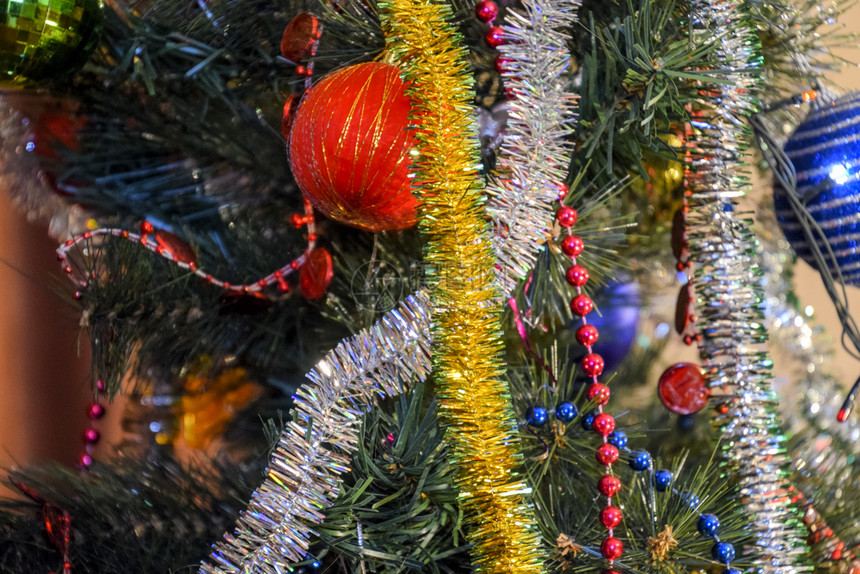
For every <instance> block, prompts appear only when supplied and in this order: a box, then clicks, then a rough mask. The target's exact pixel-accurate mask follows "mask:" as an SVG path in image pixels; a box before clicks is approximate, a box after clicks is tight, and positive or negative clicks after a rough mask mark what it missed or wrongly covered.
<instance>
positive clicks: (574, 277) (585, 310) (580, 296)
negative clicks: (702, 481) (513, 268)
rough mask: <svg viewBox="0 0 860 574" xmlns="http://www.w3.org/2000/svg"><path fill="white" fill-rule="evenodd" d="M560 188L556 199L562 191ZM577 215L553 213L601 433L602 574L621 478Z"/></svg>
mask: <svg viewBox="0 0 860 574" xmlns="http://www.w3.org/2000/svg"><path fill="white" fill-rule="evenodd" d="M566 192H567V190H566V189H564V190H563V192H562V193H561V194H559V195H560V199H561V198H563V197H564V195H566V194H567V193H566ZM577 219H578V216H577V213H576V210H574V209H573V208H571V207H567V206H562V207H560V208H559V210H558V212H557V213H556V220H557V221H558V224H559V225H560V226H561V227H563V228H564V229H566V230H567V235H566V236H565V237H564V239H562V241H561V251H562V253H564V254H565V255H567V256H568V257H570V259H571V266H570V268H569V269H568V270H567V273H566V274H565V278H566V279H567V282H568V283H569V284H570V285H571V286H572V287H574V288H575V289H576V295H575V296H574V297H573V299H571V301H570V309H571V311H573V313H574V315H576V316H578V317H580V320H581V322H582V324H581V325H580V326H579V327H578V328H577V330H576V341H577V342H578V343H579V344H580V345H582V346H583V347H585V349H586V351H587V354H586V355H585V357H583V359H582V362H581V367H582V370H583V372H584V373H585V374H586V375H588V376H589V377H590V378H591V384H590V385H589V387H588V398H589V400H593V401H595V402H597V411H598V414H597V416H595V417H594V421H593V422H592V424H591V428H592V430H594V431H595V432H596V433H597V434H599V435H600V436H601V437H603V444H601V445H600V446H599V447H597V451H596V452H595V457H596V458H597V462H599V463H600V464H602V465H603V466H604V467H605V469H606V470H605V474H604V475H603V476H602V477H601V478H600V480H599V481H598V482H597V489H598V490H599V491H600V493H601V494H602V495H603V496H605V497H606V506H605V507H604V508H603V510H601V512H600V521H601V523H602V524H603V526H604V527H605V528H606V529H607V536H606V538H604V540H603V543H602V544H601V545H600V552H601V554H603V557H604V558H606V559H607V560H608V561H609V569H608V570H606V571H605V572H604V574H615V571H614V570H612V569H611V568H612V564H613V563H614V562H615V561H616V560H618V559H619V558H620V557H621V555H622V554H623V553H624V544H623V543H622V542H621V540H619V539H618V538H616V537H615V535H614V534H615V533H614V529H615V527H617V526H618V525H619V524H621V520H622V519H623V514H622V512H621V509H620V508H618V507H616V506H613V505H612V497H613V496H615V495H616V494H617V493H618V491H619V490H621V481H620V480H619V479H618V477H616V476H614V475H613V473H612V465H613V464H614V463H615V462H616V461H617V460H618V457H619V456H620V453H619V451H618V448H617V447H616V446H615V445H613V444H610V443H609V439H608V437H609V435H610V434H612V432H613V431H614V430H615V418H614V417H613V416H612V415H610V414H608V413H605V412H603V406H604V405H605V404H606V403H607V402H608V401H609V396H610V391H609V387H607V386H606V385H604V384H602V383H600V382H599V381H598V377H600V375H601V374H603V368H604V361H603V357H601V356H600V355H598V354H597V353H595V352H594V350H593V348H592V347H593V346H594V344H595V343H596V342H597V339H598V338H599V337H600V334H599V333H598V331H597V328H596V327H595V326H594V325H590V324H588V320H587V319H586V316H587V315H588V314H589V313H591V312H592V311H593V310H594V302H593V301H592V300H591V298H590V297H589V296H588V295H586V294H585V293H583V292H582V288H583V287H584V286H585V285H586V283H588V279H589V275H588V270H587V269H586V268H585V267H583V266H582V265H580V264H578V263H577V257H579V255H580V254H582V251H583V250H584V249H585V243H584V242H583V241H582V239H581V238H580V237H578V236H576V235H574V234H573V233H571V232H570V228H571V227H573V226H574V225H576V221H577Z"/></svg>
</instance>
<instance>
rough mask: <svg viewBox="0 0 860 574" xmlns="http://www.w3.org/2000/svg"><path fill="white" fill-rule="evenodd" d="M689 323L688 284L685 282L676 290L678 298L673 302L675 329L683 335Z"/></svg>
mask: <svg viewBox="0 0 860 574" xmlns="http://www.w3.org/2000/svg"><path fill="white" fill-rule="evenodd" d="M689 324H690V284H689V283H687V284H686V285H684V286H683V287H681V290H680V291H679V292H678V300H677V302H676V303H675V330H676V331H678V334H679V335H683V334H684V331H686V330H687V326H688V325H689Z"/></svg>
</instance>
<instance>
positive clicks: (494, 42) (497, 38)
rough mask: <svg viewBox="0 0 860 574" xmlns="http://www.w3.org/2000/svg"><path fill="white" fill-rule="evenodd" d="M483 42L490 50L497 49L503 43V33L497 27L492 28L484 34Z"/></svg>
mask: <svg viewBox="0 0 860 574" xmlns="http://www.w3.org/2000/svg"><path fill="white" fill-rule="evenodd" d="M484 41H485V42H486V43H487V45H488V46H490V47H491V48H498V47H499V46H501V45H502V44H504V43H505V31H504V30H502V29H501V28H499V27H498V26H492V27H490V29H489V30H487V33H486V34H484Z"/></svg>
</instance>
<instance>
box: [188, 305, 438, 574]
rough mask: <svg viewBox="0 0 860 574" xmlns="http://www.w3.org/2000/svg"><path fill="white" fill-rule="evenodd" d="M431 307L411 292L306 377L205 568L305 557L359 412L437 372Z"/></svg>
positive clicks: (284, 567) (215, 573)
mask: <svg viewBox="0 0 860 574" xmlns="http://www.w3.org/2000/svg"><path fill="white" fill-rule="evenodd" d="M429 309H430V302H429V300H428V298H427V296H426V294H424V293H422V292H418V293H416V294H414V295H412V296H410V297H408V298H407V299H406V300H405V301H404V302H402V303H401V304H400V305H399V306H398V307H397V308H396V309H394V310H392V311H389V312H388V313H387V314H386V315H385V316H384V317H383V318H382V319H380V320H379V321H378V322H377V323H375V324H374V325H373V326H372V327H369V328H367V329H364V330H363V331H361V332H360V333H358V334H357V335H355V336H353V337H350V338H349V339H345V340H343V341H341V343H340V344H339V345H338V346H337V347H335V349H334V350H333V351H331V352H330V353H329V354H328V355H326V357H325V358H324V359H323V360H322V361H320V362H319V363H318V364H317V366H316V368H314V369H313V370H312V371H311V372H310V373H308V375H307V377H308V379H310V382H308V383H305V384H304V385H302V387H301V388H299V390H298V391H296V394H295V396H294V404H295V410H294V411H293V413H292V420H291V421H290V422H289V423H288V424H287V426H286V428H285V429H284V431H283V432H282V433H281V437H280V439H279V441H278V445H277V447H276V448H275V450H274V452H273V454H272V459H271V461H270V462H269V469H268V474H267V477H266V479H265V481H264V482H263V484H262V485H261V486H260V488H258V489H257V490H256V491H255V492H254V494H253V496H252V498H251V502H250V504H249V505H248V508H247V509H246V510H245V511H244V512H242V515H241V516H240V517H239V519H238V521H237V523H236V530H235V531H234V532H233V533H232V534H225V535H224V540H222V541H221V542H218V543H217V544H215V545H214V546H213V551H212V554H211V555H210V557H209V561H208V562H204V563H203V564H201V567H200V572H205V573H207V574H227V573H231V572H255V573H272V574H275V573H279V574H280V573H284V572H291V571H292V568H291V566H290V565H292V564H295V563H297V562H300V561H302V560H303V559H305V557H306V556H307V551H308V545H309V543H310V537H311V535H312V534H313V533H312V531H311V528H310V527H309V526H308V524H314V523H319V522H321V521H322V520H323V516H324V514H323V513H324V510H325V509H326V508H328V507H329V506H331V504H332V501H333V500H334V499H335V498H336V497H337V495H338V492H339V490H340V488H339V487H340V477H339V475H340V474H342V473H344V472H346V471H347V470H349V467H350V460H351V457H352V453H353V452H354V451H355V449H356V447H357V445H358V432H359V427H360V424H361V419H362V417H363V416H364V414H365V413H366V412H367V411H368V410H369V409H370V408H371V407H372V406H373V405H374V404H376V401H377V399H378V398H383V397H391V396H394V395H397V394H399V393H401V392H402V391H403V386H404V385H406V384H407V383H409V382H411V381H412V380H413V379H416V378H417V379H420V380H424V378H425V377H426V376H427V375H428V373H429V372H430V370H431V367H432V365H431V361H430V311H429Z"/></svg>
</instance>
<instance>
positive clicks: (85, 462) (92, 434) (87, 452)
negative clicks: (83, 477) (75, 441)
mask: <svg viewBox="0 0 860 574" xmlns="http://www.w3.org/2000/svg"><path fill="white" fill-rule="evenodd" d="M104 390H105V388H104V383H102V382H101V380H99V381H97V382H96V397H95V400H94V401H93V402H92V403H90V404H89V406H88V407H87V417H88V418H89V419H90V423H89V425H87V429H86V430H85V431H84V436H83V442H84V450H83V451H81V454H80V455H79V456H78V468H80V469H81V470H87V469H88V468H89V467H90V466H92V464H93V452H94V451H95V446H96V443H98V442H99V439H100V438H101V433H100V432H99V430H98V421H99V419H101V418H102V417H103V416H105V408H104V406H103V405H102V404H101V402H100V401H99V395H101V394H102V393H103V392H104Z"/></svg>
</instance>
